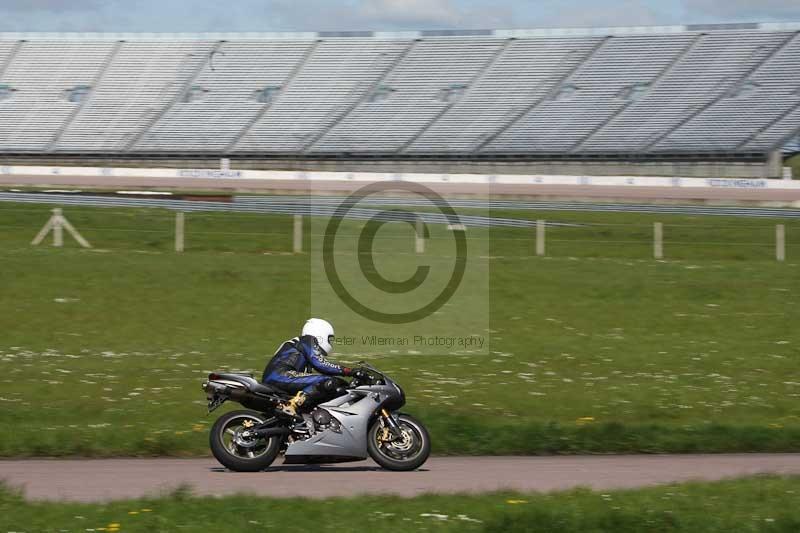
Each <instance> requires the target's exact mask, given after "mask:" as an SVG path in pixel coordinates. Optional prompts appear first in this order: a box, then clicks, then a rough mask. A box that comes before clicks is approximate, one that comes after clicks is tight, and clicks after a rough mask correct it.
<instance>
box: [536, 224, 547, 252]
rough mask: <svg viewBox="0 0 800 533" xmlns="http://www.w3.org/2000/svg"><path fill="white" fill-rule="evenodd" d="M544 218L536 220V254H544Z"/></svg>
mask: <svg viewBox="0 0 800 533" xmlns="http://www.w3.org/2000/svg"><path fill="white" fill-rule="evenodd" d="M544 228H545V223H544V220H537V221H536V255H538V256H539V257H542V256H544V238H545V237H544Z"/></svg>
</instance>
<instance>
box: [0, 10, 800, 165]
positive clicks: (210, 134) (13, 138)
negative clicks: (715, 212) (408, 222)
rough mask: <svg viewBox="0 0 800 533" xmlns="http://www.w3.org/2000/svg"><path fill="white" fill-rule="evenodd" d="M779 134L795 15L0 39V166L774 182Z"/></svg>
mask: <svg viewBox="0 0 800 533" xmlns="http://www.w3.org/2000/svg"><path fill="white" fill-rule="evenodd" d="M799 134H800V24H789V23H773V24H728V25H693V26H692V25H690V26H668V27H639V28H611V29H582V30H556V29H549V30H504V31H501V30H494V31H490V30H487V31H475V30H470V31H422V32H393V33H387V32H320V33H286V34H198V35H194V34H192V35H189V34H74V35H70V34H14V33H2V34H0V159H2V160H3V161H6V162H9V161H11V162H14V161H20V160H25V161H29V160H32V159H35V160H41V161H44V160H50V161H60V162H63V161H69V160H70V159H71V158H76V159H77V158H80V159H81V160H82V161H87V160H89V161H90V160H92V159H97V160H104V159H107V158H114V159H117V160H137V159H148V158H165V157H168V158H172V159H180V160H193V159H194V160H203V159H205V160H212V159H214V158H219V157H230V158H233V159H239V160H246V159H249V160H252V161H256V162H260V164H261V165H265V166H267V168H269V166H270V165H283V166H286V165H295V166H298V165H300V166H302V165H304V164H312V163H314V162H316V163H318V164H326V165H339V166H340V167H341V168H347V165H348V164H350V165H353V164H354V163H355V162H359V164H362V165H364V164H373V165H384V166H386V165H394V166H397V165H404V167H403V168H404V169H405V170H408V169H409V165H411V166H412V168H414V167H413V165H419V166H420V168H425V165H428V166H429V167H430V165H434V166H435V164H438V163H441V164H443V165H447V164H449V165H451V166H452V165H456V164H457V165H462V166H463V165H466V164H470V165H474V166H475V168H478V169H480V168H481V165H489V166H487V167H486V168H491V165H495V166H496V165H501V164H508V165H516V166H517V167H518V168H519V169H521V170H524V171H530V170H531V169H537V168H542V167H543V166H546V165H550V167H548V168H550V169H551V171H552V170H553V168H555V167H554V165H555V166H558V165H560V166H561V167H562V168H564V169H573V171H574V169H578V170H579V171H583V172H587V173H589V172H591V171H592V169H599V170H598V172H599V173H608V172H612V173H613V172H616V173H624V172H622V171H620V170H619V167H620V164H624V165H626V166H627V168H633V169H637V168H642V167H643V166H644V167H647V166H648V165H649V166H650V169H651V170H650V171H649V173H651V174H659V173H676V171H675V166H676V165H678V166H681V165H682V166H683V167H682V168H683V170H682V171H681V172H680V173H681V174H684V175H691V174H692V171H691V170H690V168H689V167H691V166H692V165H694V167H695V168H697V169H700V170H699V171H697V172H695V173H700V174H703V173H706V174H710V175H715V174H717V175H719V174H724V175H736V176H748V175H759V176H763V175H768V176H779V175H780V167H781V158H782V154H785V152H784V149H786V150H792V149H796V147H797V146H798V143H797V140H796V139H797V137H798V135H799ZM793 147H794V148H793ZM448 162H449V163H448ZM637 165H638V166H637ZM704 165H705V166H704ZM273 168H274V167H273ZM459 168H460V169H461V170H463V168H461V167H459ZM556 172H558V170H556ZM640 172H641V171H640Z"/></svg>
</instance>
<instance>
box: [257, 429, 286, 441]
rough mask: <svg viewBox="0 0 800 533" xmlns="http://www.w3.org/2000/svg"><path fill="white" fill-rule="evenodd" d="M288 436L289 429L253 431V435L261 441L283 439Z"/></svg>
mask: <svg viewBox="0 0 800 533" xmlns="http://www.w3.org/2000/svg"><path fill="white" fill-rule="evenodd" d="M288 434H289V428H264V429H256V430H255V431H253V435H255V436H257V437H258V438H261V439H268V438H270V437H285V436H287V435H288Z"/></svg>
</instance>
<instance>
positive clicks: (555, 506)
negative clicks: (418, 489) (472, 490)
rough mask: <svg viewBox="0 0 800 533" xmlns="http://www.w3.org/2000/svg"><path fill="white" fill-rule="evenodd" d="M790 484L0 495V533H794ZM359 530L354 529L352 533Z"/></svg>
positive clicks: (796, 486)
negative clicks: (91, 497) (395, 493)
mask: <svg viewBox="0 0 800 533" xmlns="http://www.w3.org/2000/svg"><path fill="white" fill-rule="evenodd" d="M798 493H800V479H799V478H797V477H754V478H745V479H739V480H729V481H723V482H716V483H686V484H676V485H666V486H661V487H656V488H647V489H637V490H624V491H608V492H602V493H601V492H597V491H591V490H588V489H578V490H571V491H568V492H557V493H550V494H520V493H491V494H483V495H467V494H461V495H433V494H431V495H425V496H421V497H417V498H409V499H403V498H397V497H388V496H363V497H358V498H354V499H329V500H322V501H321V502H318V501H311V500H302V499H300V500H298V499H293V500H278V499H270V498H262V497H256V496H249V495H239V496H230V497H224V498H209V497H195V496H192V495H191V493H190V491H188V490H179V491H176V492H174V493H172V494H168V495H165V496H163V497H158V498H147V499H141V500H129V501H117V502H112V503H105V504H76V503H31V502H27V501H25V500H24V499H22V497H21V496H19V495H18V494H17V493H15V492H13V491H11V490H8V489H0V530H3V531H27V532H34V531H35V532H39V531H42V532H43V531H107V532H116V531H123V532H127V531H146V532H150V533H154V532H162V531H163V532H173V531H187V532H191V531H198V532H199V531H209V530H212V529H215V528H219V529H221V530H224V531H254V530H258V531H263V530H269V529H280V530H281V531H311V530H314V531H328V530H331V531H341V530H342V529H350V528H351V527H350V526H348V524H350V525H351V526H352V528H356V527H357V528H358V529H368V530H369V531H375V532H391V531H409V530H415V531H425V530H432V531H475V532H481V531H487V532H495V531H505V532H512V533H513V532H517V531H520V532H522V531H525V532H531V531H534V532H535V531H541V532H551V531H559V532H562V533H571V532H575V533H585V532H589V531H597V532H600V531H609V532H615V533H625V532H640V531H665V532H666V531H674V532H681V531H687V532H688V531H693V532H694V531H703V532H705V533H714V532H726V533H728V532H738V531H742V532H745V531H747V532H756V531H765V532H787V533H788V532H792V533H793V532H796V531H798V529H800V508H798V506H797V505H796V502H797V494H798ZM356 524H357V526H356Z"/></svg>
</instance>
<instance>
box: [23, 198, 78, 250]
mask: <svg viewBox="0 0 800 533" xmlns="http://www.w3.org/2000/svg"><path fill="white" fill-rule="evenodd" d="M65 229H66V230H67V231H68V232H69V234H70V235H72V237H73V238H74V239H75V240H76V241H78V244H80V245H81V246H83V247H84V248H91V247H92V245H91V244H89V241H87V240H86V239H84V238H83V236H81V234H80V233H78V230H76V229H75V228H73V227H72V224H70V223H69V221H68V220H67V219H66V218H65V217H64V215H63V214H62V211H61V209H60V208H58V207H57V208H55V209H53V216H51V217H50V220H48V221H47V224H45V225H44V227H43V228H42V230H41V231H40V232H39V233H38V234H37V235H36V237H34V238H33V241H32V242H31V244H32V245H34V246H38V245H39V244H41V243H42V241H43V240H44V238H45V237H47V234H48V233H50V232H51V231H52V232H53V246H56V247H59V248H60V247H62V246H64V230H65Z"/></svg>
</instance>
